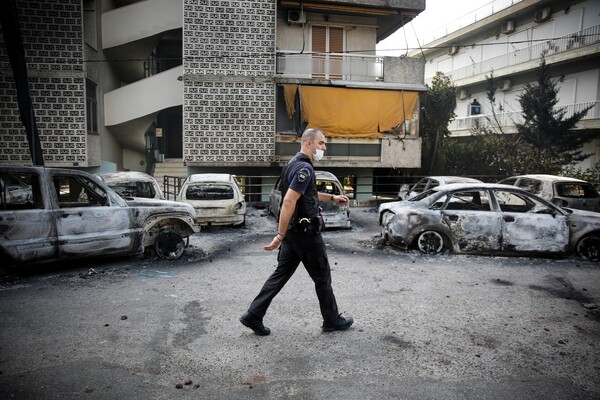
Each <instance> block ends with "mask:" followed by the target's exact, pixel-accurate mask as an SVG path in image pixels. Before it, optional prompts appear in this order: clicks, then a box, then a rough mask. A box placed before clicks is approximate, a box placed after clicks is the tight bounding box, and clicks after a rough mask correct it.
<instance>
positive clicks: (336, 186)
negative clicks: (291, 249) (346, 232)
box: [269, 171, 352, 229]
mask: <svg viewBox="0 0 600 400" xmlns="http://www.w3.org/2000/svg"><path fill="white" fill-rule="evenodd" d="M315 179H316V184H317V190H318V191H319V192H321V193H327V194H333V195H343V194H344V188H343V187H342V184H341V183H340V181H339V180H338V178H337V177H336V176H335V175H334V174H332V173H331V172H327V171H315ZM281 200H282V199H281V190H279V179H278V180H277V182H276V183H275V186H274V187H273V189H272V190H271V194H270V195H269V208H270V211H271V213H272V214H273V215H274V216H275V218H277V220H279V212H280V211H281ZM319 206H320V207H321V215H322V216H323V220H324V221H325V228H326V229H327V228H344V229H350V228H352V224H351V223H350V209H349V206H348V205H345V206H343V205H340V204H338V203H334V202H331V201H322V202H319Z"/></svg>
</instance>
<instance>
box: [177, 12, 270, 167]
mask: <svg viewBox="0 0 600 400" xmlns="http://www.w3.org/2000/svg"><path fill="white" fill-rule="evenodd" d="M275 20H276V2H275V0H245V1H244V0H242V1H228V0H214V1H198V0H184V28H183V40H184V101H183V120H184V138H183V156H184V160H185V161H186V163H187V164H188V165H190V166H193V165H198V166H201V165H213V166H214V165H225V164H227V165H235V164H245V165H253V166H260V165H269V164H270V161H271V159H272V155H273V154H274V146H275V142H274V140H275V138H274V135H273V132H274V131H275V88H274V83H273V81H272V79H269V78H270V77H272V76H274V75H275V23H276V22H275Z"/></svg>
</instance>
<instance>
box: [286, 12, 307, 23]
mask: <svg viewBox="0 0 600 400" xmlns="http://www.w3.org/2000/svg"><path fill="white" fill-rule="evenodd" d="M288 23H289V24H304V23H306V14H304V12H303V11H300V10H288Z"/></svg>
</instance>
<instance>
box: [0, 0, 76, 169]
mask: <svg viewBox="0 0 600 400" xmlns="http://www.w3.org/2000/svg"><path fill="white" fill-rule="evenodd" d="M17 13H18V19H19V24H20V31H21V36H22V40H23V45H24V48H25V58H26V62H27V67H28V75H29V81H30V94H31V99H32V102H33V107H34V110H35V115H36V119H37V126H38V131H39V134H40V139H41V146H42V151H43V153H44V162H45V164H46V165H48V166H87V165H88V160H87V155H86V147H87V134H86V123H85V79H84V72H83V63H82V61H83V30H82V26H83V19H82V18H83V17H82V7H81V1H80V0H62V1H60V2H55V1H45V0H29V1H23V2H18V4H17ZM0 99H1V103H2V108H1V110H0V163H3V164H30V163H31V158H30V155H29V143H28V142H27V136H26V132H25V128H24V127H23V124H22V123H21V119H20V115H19V109H18V104H17V92H16V87H15V84H14V80H13V77H12V70H11V66H10V63H9V61H8V56H7V53H6V48H5V46H4V37H3V35H0Z"/></svg>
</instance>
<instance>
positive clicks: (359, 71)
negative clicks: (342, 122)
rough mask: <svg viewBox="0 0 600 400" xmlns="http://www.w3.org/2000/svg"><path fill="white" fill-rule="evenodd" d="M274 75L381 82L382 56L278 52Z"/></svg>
mask: <svg viewBox="0 0 600 400" xmlns="http://www.w3.org/2000/svg"><path fill="white" fill-rule="evenodd" d="M277 76H279V77H283V78H295V79H329V80H345V81H359V82H383V57H380V56H373V55H365V54H347V53H313V52H310V53H298V52H291V51H290V52H286V51H283V52H279V53H278V54H277Z"/></svg>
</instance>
